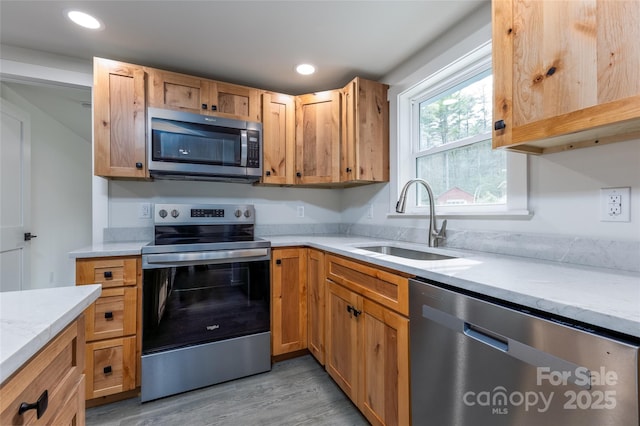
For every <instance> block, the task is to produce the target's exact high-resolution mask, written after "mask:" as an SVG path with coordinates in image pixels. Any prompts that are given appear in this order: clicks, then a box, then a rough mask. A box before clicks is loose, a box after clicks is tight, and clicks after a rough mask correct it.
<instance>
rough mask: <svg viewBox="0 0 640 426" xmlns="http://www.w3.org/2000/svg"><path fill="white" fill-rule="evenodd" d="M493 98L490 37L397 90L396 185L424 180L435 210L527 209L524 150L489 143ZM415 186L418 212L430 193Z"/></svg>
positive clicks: (487, 211)
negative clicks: (404, 88)
mask: <svg viewBox="0 0 640 426" xmlns="http://www.w3.org/2000/svg"><path fill="white" fill-rule="evenodd" d="M492 101H493V76H492V71H491V45H490V43H487V44H485V45H484V46H482V47H480V48H479V49H477V50H475V51H474V52H472V53H470V54H468V55H466V56H464V57H463V58H461V59H459V60H457V61H455V62H454V63H452V64H450V65H449V66H447V67H445V68H444V69H442V70H440V71H438V72H436V73H434V74H433V75H431V76H430V77H428V78H427V79H425V80H424V81H422V82H420V83H418V84H417V85H415V86H414V87H412V88H411V89H409V90H407V91H406V92H404V93H401V94H400V95H399V98H398V108H399V117H398V120H399V125H398V130H399V132H398V133H399V134H398V136H399V137H398V140H399V147H398V148H399V149H398V155H399V157H398V160H399V164H398V165H399V167H398V178H399V182H398V185H399V187H400V186H401V185H402V184H403V183H404V182H406V181H407V180H408V179H412V178H416V177H417V178H422V179H425V180H426V181H427V182H429V185H430V186H431V188H432V190H433V193H434V198H435V203H436V207H437V211H438V213H439V214H448V213H451V214H457V215H460V214H477V213H479V212H484V213H502V214H504V213H505V212H509V213H515V212H516V211H519V212H522V211H526V198H527V197H526V173H527V171H526V156H525V155H523V154H516V153H509V152H507V151H504V150H493V149H492V148H491V130H492V125H493V118H492V115H493V106H492ZM404 164H406V165H408V164H411V167H403V166H402V165H404ZM407 169H408V170H407ZM417 188H418V189H417V192H415V193H414V195H413V200H414V201H413V205H414V209H413V210H414V211H415V212H417V213H421V212H424V210H425V207H428V205H429V195H428V193H427V191H426V190H425V189H424V188H423V187H422V186H421V185H418V186H417ZM410 200H411V199H408V200H407V201H408V202H410ZM408 205H409V206H410V205H411V204H408Z"/></svg>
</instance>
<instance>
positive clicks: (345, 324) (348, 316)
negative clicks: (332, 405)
mask: <svg viewBox="0 0 640 426" xmlns="http://www.w3.org/2000/svg"><path fill="white" fill-rule="evenodd" d="M326 284H327V293H326V294H327V300H326V311H325V312H326V354H325V368H326V369H327V373H329V375H330V376H331V377H332V378H333V380H335V381H336V383H337V384H338V386H340V388H341V389H342V390H343V391H344V393H346V394H347V395H348V396H349V398H350V399H351V400H352V401H354V402H357V401H358V398H359V393H358V392H359V389H360V385H359V383H358V378H359V374H358V368H359V367H358V366H359V360H360V359H361V357H362V355H361V352H362V351H361V349H360V346H359V345H360V339H359V338H358V330H359V328H358V319H357V318H355V317H354V315H353V309H354V308H356V309H358V310H361V309H360V303H361V302H360V301H361V298H360V297H359V296H358V295H357V294H355V293H353V292H351V291H349V290H347V289H346V288H344V287H342V286H340V285H338V284H336V283H334V282H332V281H330V280H327V281H326Z"/></svg>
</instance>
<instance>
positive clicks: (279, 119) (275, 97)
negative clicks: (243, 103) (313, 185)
mask: <svg viewBox="0 0 640 426" xmlns="http://www.w3.org/2000/svg"><path fill="white" fill-rule="evenodd" d="M295 129H296V123H295V98H294V97H293V96H289V95H283V94H279V93H268V92H267V93H263V94H262V141H263V149H262V151H263V165H262V170H263V171H262V182H263V183H269V184H277V185H292V184H293V183H294V181H295V152H296V151H295V150H296V140H295Z"/></svg>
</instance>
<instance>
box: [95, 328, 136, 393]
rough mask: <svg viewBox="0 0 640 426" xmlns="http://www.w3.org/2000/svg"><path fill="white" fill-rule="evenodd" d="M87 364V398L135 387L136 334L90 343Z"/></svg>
mask: <svg viewBox="0 0 640 426" xmlns="http://www.w3.org/2000/svg"><path fill="white" fill-rule="evenodd" d="M86 365H87V370H86V376H87V384H86V397H87V399H93V398H98V397H101V396H107V395H113V394H116V393H120V392H126V391H128V390H131V389H135V387H136V368H135V367H136V338H135V336H132V337H123V338H119V339H109V340H99V341H96V342H89V343H87V350H86Z"/></svg>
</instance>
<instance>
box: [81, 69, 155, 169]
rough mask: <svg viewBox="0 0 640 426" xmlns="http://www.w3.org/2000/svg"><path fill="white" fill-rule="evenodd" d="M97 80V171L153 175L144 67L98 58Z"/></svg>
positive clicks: (95, 77)
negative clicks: (149, 162) (148, 152)
mask: <svg viewBox="0 0 640 426" xmlns="http://www.w3.org/2000/svg"><path fill="white" fill-rule="evenodd" d="M93 79H94V80H93V90H94V94H93V126H94V128H93V130H94V140H93V142H94V173H95V174H96V176H104V177H128V178H147V177H149V171H148V170H147V166H146V164H147V163H146V149H145V147H146V138H145V128H146V123H145V117H146V104H145V99H146V98H145V71H144V69H143V68H142V67H140V66H137V65H131V64H125V63H122V62H116V61H110V60H107V59H102V58H94V61H93Z"/></svg>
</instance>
